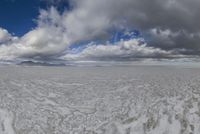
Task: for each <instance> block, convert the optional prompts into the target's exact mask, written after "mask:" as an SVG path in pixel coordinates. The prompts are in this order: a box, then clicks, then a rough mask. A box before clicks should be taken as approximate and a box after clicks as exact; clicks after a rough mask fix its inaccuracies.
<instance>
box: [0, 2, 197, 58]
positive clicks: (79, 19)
mask: <svg viewBox="0 0 200 134" xmlns="http://www.w3.org/2000/svg"><path fill="white" fill-rule="evenodd" d="M58 2H62V0H59V1H57V2H56V1H54V0H51V3H53V5H57V4H56V3H58ZM68 3H69V6H70V10H69V9H66V10H64V11H63V12H59V11H58V10H57V9H56V7H55V6H52V7H50V8H49V9H47V10H44V9H43V10H40V15H39V16H38V19H37V23H38V26H37V27H36V28H35V29H33V30H31V31H29V32H28V33H26V34H25V35H24V36H22V37H13V36H12V35H11V34H10V33H8V31H7V30H5V29H3V28H0V59H1V60H11V59H19V58H21V59H24V58H32V59H37V58H38V59H51V58H52V59H56V58H57V59H65V60H119V59H120V60H121V59H122V60H131V59H133V58H173V57H174V58H175V57H188V56H189V57H190V56H199V55H200V53H199V52H200V45H199V42H200V14H199V8H200V1H199V0H190V1H188V0H165V1H161V0H151V1H149V0H70V1H68ZM130 29H136V30H139V31H140V33H142V37H138V38H130V39H129V40H123V39H121V40H120V41H118V42H111V41H109V40H110V39H111V37H112V36H113V33H115V32H116V31H121V30H125V31H126V30H130ZM97 40H98V41H99V40H100V41H102V42H105V43H103V44H102V43H88V44H86V45H85V46H84V47H83V49H80V48H79V47H73V45H74V44H81V43H82V42H95V41H97ZM106 41H108V42H106ZM72 48H73V49H72Z"/></svg>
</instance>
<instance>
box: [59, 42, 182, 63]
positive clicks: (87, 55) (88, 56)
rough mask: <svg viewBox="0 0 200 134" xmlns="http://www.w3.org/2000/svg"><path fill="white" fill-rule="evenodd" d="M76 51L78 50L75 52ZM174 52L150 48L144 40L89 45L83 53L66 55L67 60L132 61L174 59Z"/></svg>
mask: <svg viewBox="0 0 200 134" xmlns="http://www.w3.org/2000/svg"><path fill="white" fill-rule="evenodd" d="M77 49H78V48H77ZM74 51H76V49H75V50H74ZM178 56H181V55H176V54H175V53H174V52H173V51H164V50H161V49H159V48H153V47H148V46H147V44H146V43H143V39H131V40H128V41H124V40H121V41H120V42H118V43H116V44H110V43H108V44H105V45H104V44H101V45H95V44H94V43H91V44H89V45H88V46H87V47H86V48H85V49H84V50H83V51H82V52H80V53H72V54H66V55H65V56H63V57H62V58H63V59H66V60H131V59H133V58H161V57H163V58H172V57H178Z"/></svg>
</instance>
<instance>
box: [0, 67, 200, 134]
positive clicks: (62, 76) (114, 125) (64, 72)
mask: <svg viewBox="0 0 200 134" xmlns="http://www.w3.org/2000/svg"><path fill="white" fill-rule="evenodd" d="M199 133H200V68H198V67H195V68H193V67H189V68H188V67H186V66H184V67H183V66H178V65H176V66H166V65H163V66H158V65H157V66H151V65H148V66H145V65H138V66H137V65H133V66H118V67H117V66H110V67H30V66H27V67H25V66H12V65H8V66H0V134H199Z"/></svg>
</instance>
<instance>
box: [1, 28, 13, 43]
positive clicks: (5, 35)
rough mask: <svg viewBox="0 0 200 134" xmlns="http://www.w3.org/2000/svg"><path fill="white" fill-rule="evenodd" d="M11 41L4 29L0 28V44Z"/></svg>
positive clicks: (9, 35)
mask: <svg viewBox="0 0 200 134" xmlns="http://www.w3.org/2000/svg"><path fill="white" fill-rule="evenodd" d="M11 39H12V36H11V34H9V33H8V31H7V30H6V29H3V28H0V44H1V43H4V42H7V41H9V40H11Z"/></svg>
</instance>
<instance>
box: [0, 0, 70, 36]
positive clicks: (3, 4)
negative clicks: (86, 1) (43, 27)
mask: <svg viewBox="0 0 200 134" xmlns="http://www.w3.org/2000/svg"><path fill="white" fill-rule="evenodd" d="M51 5H53V4H52V3H47V2H45V1H42V0H0V27H3V28H5V29H7V30H8V31H9V32H10V33H12V34H15V35H16V36H22V35H24V34H25V33H27V32H28V31H30V30H31V29H33V28H35V27H36V25H37V24H36V22H35V20H36V19H37V17H38V15H39V9H47V8H49V7H50V6H51ZM64 8H68V5H67V2H63V3H62V4H59V5H58V7H57V9H58V10H59V11H63V9H64Z"/></svg>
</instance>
